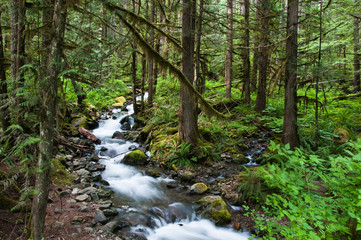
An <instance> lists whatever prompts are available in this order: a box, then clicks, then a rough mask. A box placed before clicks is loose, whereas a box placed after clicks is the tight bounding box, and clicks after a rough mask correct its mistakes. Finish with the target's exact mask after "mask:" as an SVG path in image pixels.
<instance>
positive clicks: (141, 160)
mask: <svg viewBox="0 0 361 240" xmlns="http://www.w3.org/2000/svg"><path fill="white" fill-rule="evenodd" d="M123 163H124V164H128V165H132V166H143V165H146V164H147V157H146V156H145V153H144V152H142V151H140V150H134V151H132V152H130V153H128V154H127V155H125V157H124V159H123Z"/></svg>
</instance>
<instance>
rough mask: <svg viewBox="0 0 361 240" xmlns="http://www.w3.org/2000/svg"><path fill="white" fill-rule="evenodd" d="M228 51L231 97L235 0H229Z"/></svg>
mask: <svg viewBox="0 0 361 240" xmlns="http://www.w3.org/2000/svg"><path fill="white" fill-rule="evenodd" d="M227 23H228V32H227V52H226V61H225V71H224V81H225V83H226V97H227V98H231V89H232V77H233V76H232V61H233V0H227Z"/></svg>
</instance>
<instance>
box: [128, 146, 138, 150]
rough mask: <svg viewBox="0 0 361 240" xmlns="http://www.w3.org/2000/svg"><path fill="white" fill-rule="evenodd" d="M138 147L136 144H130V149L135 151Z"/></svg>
mask: <svg viewBox="0 0 361 240" xmlns="http://www.w3.org/2000/svg"><path fill="white" fill-rule="evenodd" d="M136 149H137V146H135V145H130V146H129V148H128V150H129V151H134V150H136Z"/></svg>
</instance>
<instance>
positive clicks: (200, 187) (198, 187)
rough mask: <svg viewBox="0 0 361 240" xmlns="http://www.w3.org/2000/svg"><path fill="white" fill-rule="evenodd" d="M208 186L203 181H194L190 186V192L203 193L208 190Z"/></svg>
mask: <svg viewBox="0 0 361 240" xmlns="http://www.w3.org/2000/svg"><path fill="white" fill-rule="evenodd" d="M208 189H209V188H208V186H207V185H206V184H204V183H196V184H193V185H192V186H191V189H190V190H191V193H195V194H203V193H205V192H207V191H208Z"/></svg>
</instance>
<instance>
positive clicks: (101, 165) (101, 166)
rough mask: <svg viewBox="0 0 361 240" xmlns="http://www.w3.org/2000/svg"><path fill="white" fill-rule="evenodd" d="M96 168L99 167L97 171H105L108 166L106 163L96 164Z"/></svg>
mask: <svg viewBox="0 0 361 240" xmlns="http://www.w3.org/2000/svg"><path fill="white" fill-rule="evenodd" d="M95 168H96V169H97V171H104V170H105V168H106V166H105V165H104V164H96V165H95Z"/></svg>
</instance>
